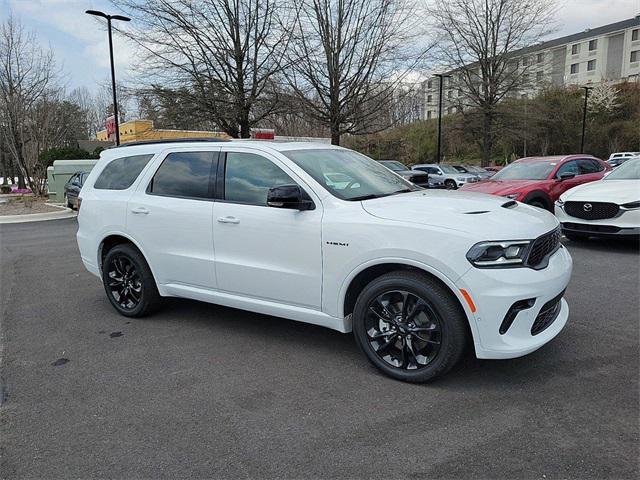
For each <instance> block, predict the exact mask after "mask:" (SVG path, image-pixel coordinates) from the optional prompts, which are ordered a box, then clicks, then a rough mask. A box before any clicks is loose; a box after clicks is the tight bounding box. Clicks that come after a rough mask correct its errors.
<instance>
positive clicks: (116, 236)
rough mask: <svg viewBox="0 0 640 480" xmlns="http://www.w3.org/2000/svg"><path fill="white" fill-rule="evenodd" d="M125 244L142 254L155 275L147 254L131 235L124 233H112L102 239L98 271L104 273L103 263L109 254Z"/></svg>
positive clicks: (99, 249)
mask: <svg viewBox="0 0 640 480" xmlns="http://www.w3.org/2000/svg"><path fill="white" fill-rule="evenodd" d="M123 243H127V244H129V245H132V246H133V247H135V249H136V250H138V252H140V255H142V256H143V257H144V260H145V261H146V262H147V265H149V269H150V270H151V273H153V267H152V266H151V263H149V260H148V258H147V255H146V254H145V252H144V250H143V249H142V248H141V247H140V245H139V244H138V242H136V241H135V240H134V239H133V238H131V237H130V236H129V235H127V234H124V233H122V232H112V233H109V234H106V235H105V236H104V237H103V238H102V240H100V243H99V245H98V269H99V270H100V271H102V262H103V261H104V258H105V256H106V255H107V252H108V251H109V250H111V249H112V248H113V247H115V246H116V245H121V244H123ZM153 277H154V279H155V278H156V276H155V273H153Z"/></svg>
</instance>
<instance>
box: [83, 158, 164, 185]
mask: <svg viewBox="0 0 640 480" xmlns="http://www.w3.org/2000/svg"><path fill="white" fill-rule="evenodd" d="M151 157H153V155H134V156H131V157H122V158H116V159H115V160H113V161H112V162H111V163H109V164H108V165H107V166H106V167H104V170H102V172H100V175H99V176H98V179H97V180H96V183H94V184H93V188H99V189H101V190H126V189H127V188H129V187H130V186H131V185H133V182H135V180H136V178H138V175H140V172H142V170H143V169H144V167H145V166H146V165H147V163H149V160H151Z"/></svg>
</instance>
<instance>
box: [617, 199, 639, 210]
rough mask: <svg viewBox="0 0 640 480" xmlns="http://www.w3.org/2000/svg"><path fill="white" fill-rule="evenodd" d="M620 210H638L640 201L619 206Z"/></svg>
mask: <svg viewBox="0 0 640 480" xmlns="http://www.w3.org/2000/svg"><path fill="white" fill-rule="evenodd" d="M620 206H621V207H622V208H626V209H627V210H633V209H635V208H640V200H638V201H637V202H629V203H625V204H623V205H620Z"/></svg>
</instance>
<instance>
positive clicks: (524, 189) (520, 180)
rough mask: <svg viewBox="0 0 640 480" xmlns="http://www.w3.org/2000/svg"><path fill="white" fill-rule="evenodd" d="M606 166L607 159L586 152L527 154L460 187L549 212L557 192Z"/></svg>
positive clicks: (596, 177) (594, 176) (598, 175)
mask: <svg viewBox="0 0 640 480" xmlns="http://www.w3.org/2000/svg"><path fill="white" fill-rule="evenodd" d="M609 170H611V167H610V166H609V165H608V164H607V163H605V162H603V161H602V160H600V159H598V158H595V157H592V156H590V155H565V156H556V157H528V158H521V159H520V160H516V161H515V162H513V163H511V164H510V165H508V166H506V167H504V168H503V169H502V170H500V171H499V172H498V173H496V174H495V175H494V176H493V177H491V178H490V179H488V180H485V181H484V182H481V183H478V184H475V185H467V186H465V187H464V190H465V191H469V192H477V193H490V194H493V195H500V196H502V197H506V198H509V199H511V200H517V201H519V202H523V203H528V204H529V205H533V206H535V207H539V208H544V209H545V210H549V211H550V212H553V204H554V202H555V201H556V200H557V199H558V197H560V195H562V194H563V193H564V192H566V191H567V190H569V189H570V188H573V187H575V186H576V185H580V184H583V183H588V182H593V181H595V180H600V179H601V178H602V177H604V175H605V173H606V172H608V171H609Z"/></svg>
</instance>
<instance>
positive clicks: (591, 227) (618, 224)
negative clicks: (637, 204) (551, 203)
mask: <svg viewBox="0 0 640 480" xmlns="http://www.w3.org/2000/svg"><path fill="white" fill-rule="evenodd" d="M555 214H556V217H557V218H558V220H559V221H560V225H561V226H562V231H563V232H566V233H575V234H581V235H589V236H594V237H596V236H597V237H625V236H629V237H633V236H640V209H636V210H623V211H621V212H620V213H619V214H618V215H616V216H615V217H613V218H604V219H602V220H585V219H583V218H577V217H573V216H571V215H568V214H567V212H566V211H565V210H564V208H562V207H561V206H560V205H558V204H557V203H556V205H555Z"/></svg>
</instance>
